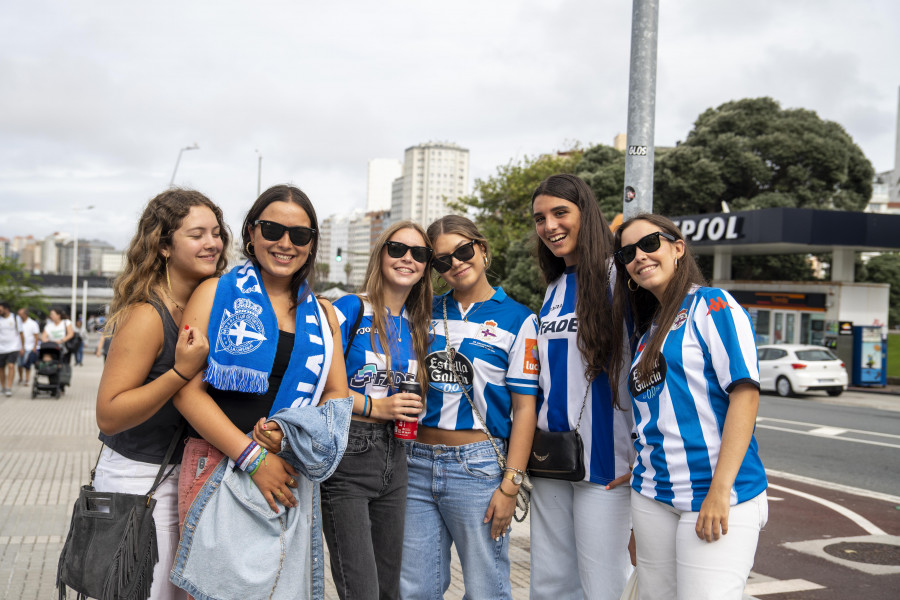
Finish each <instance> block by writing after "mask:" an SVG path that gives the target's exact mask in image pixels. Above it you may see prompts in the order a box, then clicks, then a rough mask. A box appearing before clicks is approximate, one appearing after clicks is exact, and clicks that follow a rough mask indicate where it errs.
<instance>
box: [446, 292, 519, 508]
mask: <svg viewBox="0 0 900 600" xmlns="http://www.w3.org/2000/svg"><path fill="white" fill-rule="evenodd" d="M444 340H446V342H447V347H446V348H447V350H446V351H447V362H448V363H449V364H450V371H451V372H452V373H453V378H454V379H456V385H458V386H459V389H460V390H462V393H463V396H465V397H466V400H468V401H469V405H470V406H471V407H472V412H473V413H475V416H477V417H478V422H479V423H481V428H482V429H484V433H485V435H487V438H488V441H490V442H491V446H493V447H494V452H496V453H497V464H498V465H500V471H501V473H505V472H506V457H505V456H503V453H502V452H500V448H498V447H497V443H496V442H495V441H494V436H492V435H491V432H490V431H489V430H488V427H487V423H485V422H484V417H482V416H481V412H480V411H479V410H478V407H477V406H475V402H473V401H472V398H471V396H469V394H468V392H466V388H465V386H464V385H463V382H462V380H461V379H460V377H459V374H458V373H457V372H456V365H455V364H454V363H453V355H454V354H455V353H456V351H455V350H454V349H453V347H452V346H451V345H450V329H449V328H448V327H447V296H444ZM533 487H534V484H532V483H531V479H529V478H528V474H527V473H523V474H522V483H521V485H519V492H518V493H517V494H516V510H521V511H522V516H521V517H520V516H519V515H518V514H517V513H515V512H513V518H514V519H515V520H516V522H517V523H521V522H522V521H524V520H525V517H527V516H528V507H529V506H530V505H531V489H532V488H533Z"/></svg>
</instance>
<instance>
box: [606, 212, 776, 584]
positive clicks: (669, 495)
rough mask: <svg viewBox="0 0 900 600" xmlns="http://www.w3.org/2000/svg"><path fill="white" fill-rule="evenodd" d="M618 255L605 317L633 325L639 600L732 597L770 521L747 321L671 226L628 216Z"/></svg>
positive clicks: (634, 490)
mask: <svg viewBox="0 0 900 600" xmlns="http://www.w3.org/2000/svg"><path fill="white" fill-rule="evenodd" d="M615 246H616V249H617V250H616V260H617V261H618V263H619V264H620V265H622V266H623V267H624V269H621V270H620V271H619V274H618V278H617V281H616V293H615V298H616V299H615V310H614V314H615V315H616V316H617V317H618V318H621V317H622V316H623V315H625V314H626V313H627V312H629V311H630V312H631V313H632V314H634V315H635V317H636V320H637V322H638V323H639V324H640V325H641V326H640V327H639V331H638V332H637V335H639V336H640V340H639V343H638V345H637V351H636V353H635V356H634V360H633V362H632V363H631V371H630V372H629V374H628V376H627V387H628V390H629V392H630V395H631V398H632V403H633V405H634V415H635V422H636V427H635V430H636V432H637V439H636V440H635V442H634V445H635V448H636V450H637V453H638V456H637V462H636V464H635V466H634V472H633V477H632V482H631V487H632V493H631V516H632V521H633V524H634V537H635V541H636V543H637V570H638V581H639V586H640V594H641V598H650V599H655V598H679V599H682V600H687V599H691V600H694V599H701V600H703V599H717V600H718V599H726V600H727V599H735V600H738V599H740V598H741V597H742V594H743V590H744V584H745V583H746V580H747V576H748V575H749V573H750V567H751V566H752V565H753V557H754V554H755V553H756V544H757V541H758V539H759V531H760V529H761V528H762V526H763V525H765V523H766V520H767V517H768V504H767V502H766V491H765V490H766V487H767V483H766V475H765V471H764V469H763V465H762V462H761V461H760V459H759V455H758V452H757V444H756V440H755V438H754V436H753V428H754V424H755V422H756V412H757V408H758V406H759V372H758V368H757V359H756V344H755V342H754V335H753V327H752V324H751V322H750V317H749V315H748V314H747V312H746V311H745V310H744V309H743V308H741V306H740V305H739V304H738V303H737V302H736V301H735V300H734V298H733V297H732V296H731V295H730V294H729V293H728V292H726V291H725V290H722V289H718V288H711V287H704V286H705V282H704V280H703V277H702V276H701V274H700V271H699V269H698V268H697V265H696V263H695V262H694V258H693V256H692V254H691V251H690V248H689V247H688V246H687V244H686V243H685V241H684V239H683V238H682V236H681V232H680V231H679V230H678V228H677V227H676V226H675V224H674V223H672V222H671V221H670V220H669V219H666V218H665V217H660V216H657V215H647V214H644V215H639V216H637V217H634V218H632V219H629V220H628V221H626V222H625V223H623V224H622V226H621V227H620V228H619V230H618V231H617V232H616V236H615Z"/></svg>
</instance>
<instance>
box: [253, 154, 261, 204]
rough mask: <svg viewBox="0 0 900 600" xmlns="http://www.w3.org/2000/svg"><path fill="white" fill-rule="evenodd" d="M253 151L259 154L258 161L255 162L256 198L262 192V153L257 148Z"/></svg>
mask: <svg viewBox="0 0 900 600" xmlns="http://www.w3.org/2000/svg"><path fill="white" fill-rule="evenodd" d="M254 152H256V154H257V155H258V156H259V161H258V162H257V163H256V196H257V198H258V197H259V195H260V194H261V193H262V153H261V152H260V151H259V150H254Z"/></svg>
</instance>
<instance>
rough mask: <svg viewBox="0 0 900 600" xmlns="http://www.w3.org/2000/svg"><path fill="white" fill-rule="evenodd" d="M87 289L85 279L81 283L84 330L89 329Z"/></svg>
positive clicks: (82, 323) (82, 324)
mask: <svg viewBox="0 0 900 600" xmlns="http://www.w3.org/2000/svg"><path fill="white" fill-rule="evenodd" d="M87 288H88V285H87V279H85V280H84V281H82V282H81V326H82V327H84V328H87ZM85 331H87V329H85Z"/></svg>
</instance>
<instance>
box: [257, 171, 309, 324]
mask: <svg viewBox="0 0 900 600" xmlns="http://www.w3.org/2000/svg"><path fill="white" fill-rule="evenodd" d="M273 202H293V203H294V204H296V205H298V206H299V207H300V208H302V209H303V210H304V211H306V215H307V216H308V217H309V226H310V227H312V228H313V229H315V230H316V233H315V235H313V237H312V241H310V246H309V256H308V257H307V258H306V263H305V264H304V265H303V266H302V267H300V270H299V271H297V272H296V273H294V276H293V277H291V309H294V308H295V307H296V306H297V305H298V304H300V301H302V300H303V298H298V297H297V295H298V294H299V293H300V287H301V286H302V285H303V282H304V281H308V282H309V288H310V290H311V289H312V286H313V273H314V269H313V266H314V265H315V264H316V253H317V252H318V251H319V220H318V219H317V218H316V209H314V208H313V205H312V202H310V200H309V196H307V195H306V194H305V193H304V192H303V191H302V190H300V188H297V187H294V186H292V185H275V186H272V187H270V188H269V189H267V190H266V191H264V192H263V193H262V194H260V196H259V198H257V199H256V202H254V203H253V206H251V207H250V211H249V212H248V213H247V216H246V217H245V218H244V225H243V226H242V227H241V241H242V242H243V244H244V246H243V250H242V252H243V254H244V256H246V257H247V258H249V259H250V260H251V261H252V262H253V264H254V266H256V268H257V269H259V268H260V267H259V261H258V260H257V259H256V256H254V255H253V254H251V253H250V252H249V251H248V250H247V249H248V248H249V246H250V230H251V229H253V222H254V221H256V220H257V219H258V218H259V215H261V214H262V212H263V211H264V210H266V207H268V206H269V205H270V204H272V203H273Z"/></svg>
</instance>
